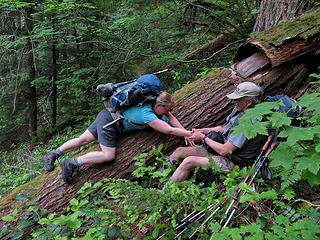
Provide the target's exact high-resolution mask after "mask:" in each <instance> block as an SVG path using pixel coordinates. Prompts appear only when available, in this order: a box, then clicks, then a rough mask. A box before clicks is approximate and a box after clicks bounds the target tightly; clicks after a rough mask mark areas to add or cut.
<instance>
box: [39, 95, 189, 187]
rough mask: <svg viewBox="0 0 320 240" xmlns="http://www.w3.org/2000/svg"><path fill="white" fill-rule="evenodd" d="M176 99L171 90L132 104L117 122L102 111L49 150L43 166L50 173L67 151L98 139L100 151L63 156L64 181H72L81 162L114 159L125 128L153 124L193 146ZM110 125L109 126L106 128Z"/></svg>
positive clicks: (129, 129) (136, 127)
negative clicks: (82, 129)
mask: <svg viewBox="0 0 320 240" xmlns="http://www.w3.org/2000/svg"><path fill="white" fill-rule="evenodd" d="M173 107H174V101H173V98H172V96H171V95H170V94H169V93H166V92H161V93H160V94H159V96H158V97H157V99H156V100H155V101H154V102H153V103H145V104H143V105H142V106H134V107H130V108H128V109H126V110H124V112H123V116H124V117H125V119H121V120H120V121H118V122H117V124H110V123H111V122H112V121H114V119H113V118H112V115H111V113H110V112H109V111H108V110H106V109H104V110H102V111H101V112H100V113H99V114H98V116H97V118H96V119H95V121H94V122H93V123H92V124H91V125H90V126H89V127H88V129H87V130H86V131H85V132H84V133H83V134H82V135H81V136H80V137H78V138H74V139H71V140H69V141H67V142H65V143H64V144H62V145H61V146H60V147H59V148H57V149H55V150H53V151H51V152H49V153H47V154H46V155H45V156H44V162H45V165H44V169H45V170H46V171H48V172H50V171H52V170H53V169H54V167H55V166H54V162H55V161H56V160H57V159H58V158H59V157H60V156H61V155H62V154H64V153H67V152H70V151H73V150H76V149H78V148H80V147H81V146H84V145H86V144H88V143H90V142H92V141H94V140H96V139H98V141H99V144H100V147H101V151H96V152H90V153H87V154H85V155H83V156H80V157H78V158H75V159H62V160H61V161H60V167H61V169H62V178H63V180H64V181H65V182H66V183H68V184H70V183H72V174H73V172H74V170H75V168H77V167H78V166H81V165H82V164H97V163H102V162H109V161H112V160H113V159H114V158H115V155H116V144H117V139H118V137H119V134H120V133H121V132H125V131H132V130H139V129H144V128H146V127H151V128H153V129H155V130H157V131H159V132H161V133H164V134H172V135H176V136H182V137H185V138H186V139H185V140H186V143H189V144H190V145H192V144H193V143H192V141H191V140H190V139H189V137H190V136H191V131H187V130H186V129H184V128H183V126H182V125H181V124H180V122H179V121H178V120H177V119H176V118H175V117H174V116H173V115H172V113H171V110H172V108H173ZM106 126H107V127H106Z"/></svg>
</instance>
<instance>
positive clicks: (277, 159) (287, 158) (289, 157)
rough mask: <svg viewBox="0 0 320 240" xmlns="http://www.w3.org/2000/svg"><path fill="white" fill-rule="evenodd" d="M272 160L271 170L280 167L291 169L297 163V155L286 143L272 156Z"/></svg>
mask: <svg viewBox="0 0 320 240" xmlns="http://www.w3.org/2000/svg"><path fill="white" fill-rule="evenodd" d="M270 159H272V161H271V163H270V167H271V168H277V167H279V166H281V167H284V168H289V167H290V166H291V163H293V162H295V161H296V160H295V159H296V153H295V152H294V150H293V149H292V148H291V147H289V146H288V145H287V144H286V143H281V144H280V145H279V146H278V147H277V148H276V150H275V151H273V152H272V153H271V154H270Z"/></svg>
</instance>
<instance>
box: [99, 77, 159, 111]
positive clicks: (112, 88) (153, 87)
mask: <svg viewBox="0 0 320 240" xmlns="http://www.w3.org/2000/svg"><path fill="white" fill-rule="evenodd" d="M162 87H163V86H162V83H161V81H160V80H159V78H158V77H156V76H155V75H153V74H147V75H143V76H141V77H139V78H137V79H135V80H132V81H129V82H122V83H115V84H114V83H107V84H100V85H98V87H97V92H98V94H99V95H100V96H101V97H103V103H104V105H105V107H106V108H107V109H108V110H109V111H110V112H117V111H123V110H125V109H126V108H128V107H131V106H141V105H142V104H144V103H145V102H150V101H153V100H155V99H156V98H157V97H158V95H159V93H160V92H161V91H162Z"/></svg>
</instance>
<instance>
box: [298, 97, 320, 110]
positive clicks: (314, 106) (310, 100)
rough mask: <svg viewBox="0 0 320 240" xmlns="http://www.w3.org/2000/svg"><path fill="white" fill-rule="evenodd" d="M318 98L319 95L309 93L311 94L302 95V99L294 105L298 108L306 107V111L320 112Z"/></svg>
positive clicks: (319, 99) (319, 100)
mask: <svg viewBox="0 0 320 240" xmlns="http://www.w3.org/2000/svg"><path fill="white" fill-rule="evenodd" d="M319 102H320V97H319V93H311V94H304V95H303V96H302V97H300V98H299V101H298V102H297V103H296V104H294V106H295V105H298V106H306V107H307V109H306V110H307V111H316V112H318V113H319V112H320V104H319Z"/></svg>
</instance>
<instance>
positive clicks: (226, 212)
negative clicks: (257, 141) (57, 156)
mask: <svg viewBox="0 0 320 240" xmlns="http://www.w3.org/2000/svg"><path fill="white" fill-rule="evenodd" d="M272 139H273V135H270V136H269V137H268V139H267V141H266V143H265V144H264V145H263V147H262V149H261V151H260V153H259V155H258V157H257V159H256V161H255V162H254V164H253V166H254V167H255V166H256V165H257V163H258V162H259V160H260V159H261V157H262V156H263V154H265V152H266V151H267V148H268V146H269V145H270V143H271V141H272ZM248 178H249V174H247V176H246V177H245V179H244V180H243V182H244V183H245V182H246V181H247V180H248ZM237 188H238V189H237V190H236V193H235V195H234V196H233V197H232V201H231V203H230V204H229V206H228V208H227V210H226V211H225V213H224V214H225V215H228V213H229V211H230V209H231V207H232V206H233V204H234V203H235V201H237V200H238V197H239V195H240V193H241V191H242V189H241V188H239V187H237ZM222 222H223V219H221V221H220V224H222Z"/></svg>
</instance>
